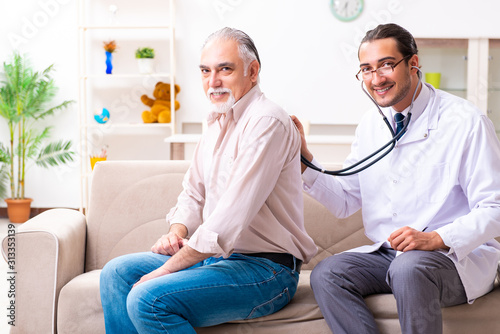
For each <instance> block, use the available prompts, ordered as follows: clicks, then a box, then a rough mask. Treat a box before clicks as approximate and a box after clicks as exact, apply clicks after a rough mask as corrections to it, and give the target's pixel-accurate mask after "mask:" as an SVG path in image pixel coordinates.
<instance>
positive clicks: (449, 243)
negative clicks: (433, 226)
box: [435, 228, 455, 256]
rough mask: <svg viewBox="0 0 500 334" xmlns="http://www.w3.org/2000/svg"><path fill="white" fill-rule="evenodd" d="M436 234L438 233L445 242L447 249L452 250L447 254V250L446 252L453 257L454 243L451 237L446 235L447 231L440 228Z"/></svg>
mask: <svg viewBox="0 0 500 334" xmlns="http://www.w3.org/2000/svg"><path fill="white" fill-rule="evenodd" d="M435 232H437V234H439V236H440V237H441V239H442V240H443V243H444V245H445V246H446V247H449V248H450V249H449V250H448V252H447V253H446V250H444V252H445V253H446V255H448V256H451V255H452V254H454V253H455V250H454V249H453V242H452V240H451V239H452V238H451V235H449V234H448V233H446V231H445V230H444V229H443V228H438V229H437V230H435Z"/></svg>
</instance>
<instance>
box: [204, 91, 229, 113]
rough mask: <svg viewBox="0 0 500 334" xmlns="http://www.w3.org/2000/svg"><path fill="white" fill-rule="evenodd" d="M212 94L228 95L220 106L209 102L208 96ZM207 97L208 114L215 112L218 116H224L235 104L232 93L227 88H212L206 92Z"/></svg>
mask: <svg viewBox="0 0 500 334" xmlns="http://www.w3.org/2000/svg"><path fill="white" fill-rule="evenodd" d="M212 93H229V97H228V99H227V101H226V102H224V103H222V104H215V103H212V100H210V95H211V94H212ZM207 97H208V100H209V101H210V106H211V110H210V112H216V113H219V114H225V113H227V112H228V110H229V109H231V108H232V107H233V105H234V103H235V102H236V100H235V98H234V95H233V92H232V91H231V90H230V89H229V88H212V87H210V88H209V89H208V91H207Z"/></svg>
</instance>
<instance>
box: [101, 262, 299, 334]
mask: <svg viewBox="0 0 500 334" xmlns="http://www.w3.org/2000/svg"><path fill="white" fill-rule="evenodd" d="M169 258H170V257H169V256H165V255H160V254H155V253H151V252H148V253H137V254H130V255H124V256H121V257H118V258H115V259H113V260H111V261H110V262H109V263H107V264H106V266H105V267H104V268H103V270H102V273H101V278H100V291H101V302H102V307H103V310H104V322H105V325H106V333H107V334H113V333H120V334H122V333H123V334H125V333H148V334H149V333H182V334H188V333H196V332H195V331H194V328H193V327H205V326H213V325H217V324H220V323H224V322H228V321H233V320H242V319H252V318H257V317H261V316H264V315H269V314H272V313H274V312H276V311H278V310H280V309H281V308H283V307H284V306H285V305H286V304H288V302H290V300H291V299H292V297H293V295H294V294H295V292H296V290H297V284H298V280H299V274H298V272H296V271H295V270H291V269H290V268H288V267H286V266H283V265H280V264H276V263H275V262H273V261H270V260H268V259H265V258H258V257H252V256H247V255H243V254H233V255H231V256H230V257H229V258H227V259H223V258H213V257H211V258H208V259H206V260H205V261H203V262H201V263H198V264H196V265H194V266H193V267H191V268H188V269H185V270H182V271H179V272H176V273H172V274H169V275H165V276H162V277H158V278H155V279H152V280H150V281H146V282H144V283H142V284H140V285H138V286H136V287H135V288H134V289H132V286H133V285H134V284H135V283H136V282H137V281H138V280H139V279H140V278H141V277H142V276H143V275H145V274H147V273H149V272H151V271H153V270H155V269H157V268H158V267H160V266H161V265H163V264H164V263H165V261H167V260H168V259H169Z"/></svg>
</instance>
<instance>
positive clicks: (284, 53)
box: [0, 0, 500, 207]
mask: <svg viewBox="0 0 500 334" xmlns="http://www.w3.org/2000/svg"><path fill="white" fill-rule="evenodd" d="M93 1H97V0H93ZM158 1H160V0H144V1H141V2H140V3H141V5H142V6H147V4H148V3H152V5H150V7H151V8H154V6H155V5H156V3H157V2H158ZM97 3H100V5H101V6H102V8H104V9H103V10H105V9H106V8H107V7H108V6H109V5H110V4H116V5H117V6H118V8H119V11H118V15H120V7H122V8H125V7H129V6H131V4H134V3H136V1H135V0H120V1H115V0H99V1H97ZM329 3H330V0H312V1H299V0H178V1H177V6H176V7H177V15H176V46H177V59H178V60H177V82H178V83H179V84H180V85H181V87H182V92H181V93H180V94H179V96H178V99H179V101H180V103H181V105H182V107H181V109H180V110H179V111H178V113H177V115H178V118H179V122H200V120H201V119H202V117H204V110H205V106H206V104H205V103H206V102H205V98H204V95H203V92H202V89H201V85H200V79H199V69H198V65H199V51H200V46H201V44H202V43H203V41H204V39H205V38H206V37H207V35H208V34H209V33H211V32H213V31H215V30H217V29H219V28H221V27H224V26H232V27H236V28H239V29H242V30H244V31H246V32H247V33H248V34H249V35H250V36H251V37H252V38H253V39H254V41H255V43H256V45H257V48H258V49H259V52H260V56H261V60H262V72H261V87H262V89H263V91H264V92H265V94H266V95H267V96H268V97H270V98H271V99H273V100H275V101H276V102H277V103H279V104H281V105H282V106H284V107H285V109H286V110H287V111H288V112H289V113H290V114H295V115H297V116H299V117H300V118H307V119H309V120H310V121H311V122H312V123H324V124H356V123H357V122H358V121H359V119H360V117H361V115H362V114H363V113H364V111H366V109H367V108H369V107H370V102H369V101H368V100H367V99H366V98H364V96H363V95H362V93H361V92H360V91H359V83H358V82H357V81H356V80H355V78H354V74H355V73H356V72H357V67H358V63H357V57H356V52H357V47H358V44H359V41H360V39H361V38H362V37H363V35H364V33H365V31H366V30H367V29H371V28H373V27H375V26H376V25H377V24H379V23H384V22H396V23H399V24H401V25H403V26H405V27H406V28H407V29H408V30H410V31H411V32H412V33H413V34H414V35H415V37H462V38H463V37H478V36H481V37H492V38H499V37H500V29H498V27H497V26H495V24H496V22H497V20H498V19H497V15H498V14H497V13H498V12H499V10H500V3H499V2H497V1H495V0H489V1H488V0H483V1H481V0H478V1H475V2H474V5H473V6H472V5H471V3H470V1H469V0H467V1H466V0H455V1H452V0H446V1H435V0H432V1H431V0H419V1H408V0H378V1H371V0H365V11H364V12H363V14H362V15H361V17H360V18H359V19H357V20H356V21H354V22H351V23H344V22H340V21H338V20H336V19H335V18H334V17H333V15H332V14H331V13H330V9H329ZM471 6H472V7H471ZM145 8H148V7H145ZM474 12H477V13H478V14H477V15H476V14H475V15H472V13H474ZM97 14H98V13H96V15H97ZM101 14H102V13H101ZM153 16H155V15H153ZM157 16H158V15H156V17H155V19H157V18H158V17H157ZM76 17H77V15H76V1H74V0H22V1H2V2H1V4H0V31H1V32H2V33H1V34H0V61H2V62H3V61H5V60H6V59H9V57H10V55H11V54H12V51H13V49H14V48H17V49H19V50H20V51H21V52H26V53H28V54H29V55H30V56H31V60H32V63H33V65H34V67H35V68H37V69H43V68H45V67H47V66H49V65H50V64H53V63H54V64H55V65H56V69H57V72H56V75H55V81H56V84H57V85H58V86H59V88H60V90H59V94H58V96H57V99H56V101H62V100H64V99H77V96H78V95H77V93H78V90H77V82H78V81H77V64H78V54H77V36H78V35H77V26H76ZM144 17H147V16H146V15H143V16H142V19H144ZM118 18H119V16H118ZM147 18H149V17H147ZM137 108H140V107H137ZM138 114H140V113H138ZM51 122H52V123H53V126H54V132H53V138H57V139H59V138H65V139H73V140H74V141H75V143H77V141H78V135H77V134H78V117H77V107H76V105H74V106H72V107H70V108H69V110H68V111H67V112H65V113H63V114H61V115H59V116H58V117H57V118H56V119H52V120H51ZM0 123H1V122H0ZM179 124H180V123H179ZM6 138H7V133H6V127H5V126H4V124H3V123H1V124H0V140H2V141H4V142H5V140H6ZM26 192H27V195H28V196H30V197H33V198H34V199H35V200H34V202H33V207H54V206H66V207H78V206H79V168H78V163H73V164H70V165H68V166H65V167H63V168H60V169H51V170H40V169H38V168H37V167H32V168H31V170H30V172H29V174H28V177H27V188H26ZM1 205H2V206H4V204H3V203H2V204H1Z"/></svg>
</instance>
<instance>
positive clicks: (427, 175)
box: [302, 85, 500, 302]
mask: <svg viewBox="0 0 500 334" xmlns="http://www.w3.org/2000/svg"><path fill="white" fill-rule="evenodd" d="M383 113H384V114H385V115H386V117H388V118H392V114H393V110H392V108H384V109H383ZM404 113H405V114H407V113H408V110H405V111H404ZM411 113H412V118H411V122H410V124H409V126H408V129H407V131H406V133H405V134H404V136H403V137H402V138H401V139H400V140H399V141H398V143H397V146H396V148H395V149H394V150H393V151H392V152H391V153H390V154H389V155H387V156H386V157H384V158H383V159H382V160H381V161H379V162H377V163H376V164H375V165H373V166H371V167H369V168H368V169H366V170H365V171H363V172H361V173H359V174H357V175H353V176H346V177H331V176H328V175H325V174H320V173H317V172H315V171H313V170H311V169H309V168H308V169H307V170H306V171H305V172H304V173H303V176H302V177H303V181H304V189H305V190H306V191H307V192H308V193H310V194H311V195H312V196H313V197H315V198H316V199H317V200H318V201H320V202H321V203H323V204H324V205H325V206H326V207H327V208H328V209H329V210H330V211H331V212H332V213H334V214H335V215H336V216H338V217H347V216H349V215H351V214H353V213H354V212H356V211H357V210H358V209H360V208H361V207H362V213H363V222H364V226H365V233H366V235H367V236H368V238H370V239H371V240H372V241H373V242H374V243H375V244H374V245H373V246H369V247H366V246H365V247H362V248H359V249H354V250H353V251H363V252H371V251H374V250H376V249H378V248H379V247H381V246H382V245H384V244H386V245H387V238H388V237H389V235H390V234H391V233H392V232H393V231H395V230H396V229H398V228H400V227H403V226H410V227H413V228H415V229H417V230H420V231H422V230H424V229H425V231H426V232H431V231H436V232H437V233H439V235H440V236H441V238H442V239H443V241H444V243H445V245H446V246H448V247H450V250H449V251H444V250H443V251H442V252H443V253H445V254H446V255H447V256H448V257H449V258H451V259H452V260H453V262H454V263H455V266H456V268H457V270H458V273H459V275H460V278H461V279H462V283H463V285H464V288H465V291H466V293H467V297H468V300H469V302H472V301H473V300H474V299H475V298H477V297H479V296H482V295H484V294H485V293H487V292H488V291H490V290H491V289H492V288H493V282H494V280H495V277H496V271H497V266H498V262H499V260H500V244H499V243H498V242H497V241H495V240H494V238H495V237H498V236H500V143H499V141H498V138H497V136H496V133H495V129H494V127H493V124H492V122H491V121H490V120H489V119H488V117H487V116H486V115H484V114H483V113H482V112H481V111H480V110H479V109H478V108H476V107H475V106H474V105H472V104H471V103H470V102H468V101H466V100H463V99H461V98H458V97H456V96H453V95H451V94H448V93H446V92H443V91H440V90H435V89H434V88H433V87H432V86H427V85H424V86H423V88H422V91H421V93H420V94H419V96H418V97H417V99H416V100H415V103H414V106H413V110H411ZM390 139H391V135H390V132H389V130H388V129H387V128H386V125H385V123H384V122H383V121H382V118H381V117H380V115H379V113H378V112H376V111H374V112H369V113H367V115H365V116H364V117H363V119H362V121H361V122H360V124H359V126H358V128H357V130H356V139H355V141H354V143H353V145H352V151H351V154H350V155H349V156H348V158H347V159H346V162H345V166H350V165H351V164H352V163H354V162H356V161H358V160H360V159H361V158H363V157H365V156H367V155H369V154H370V153H372V152H374V151H375V150H376V149H378V148H379V147H381V146H382V145H383V144H385V143H387V142H388V141H389V140H390Z"/></svg>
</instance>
